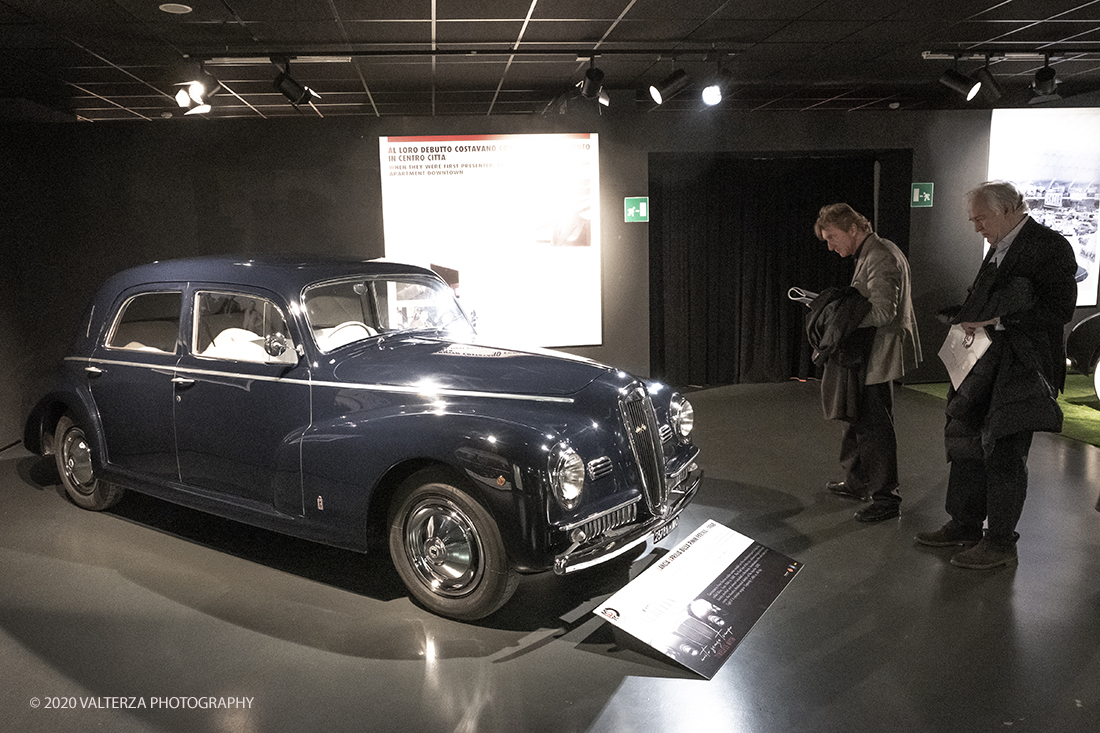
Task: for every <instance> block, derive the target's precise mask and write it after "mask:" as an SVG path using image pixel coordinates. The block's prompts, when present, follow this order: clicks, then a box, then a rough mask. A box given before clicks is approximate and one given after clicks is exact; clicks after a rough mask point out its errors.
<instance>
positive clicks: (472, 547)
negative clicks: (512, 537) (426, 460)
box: [389, 469, 519, 621]
mask: <svg viewBox="0 0 1100 733" xmlns="http://www.w3.org/2000/svg"><path fill="white" fill-rule="evenodd" d="M392 507H393V508H392V510H391V512H390V533H389V534H390V556H391V557H392V558H393V564H394V567H396V568H397V572H398V574H399V575H400V576H401V580H402V581H403V582H404V583H405V586H406V587H407V588H408V589H409V592H410V593H411V594H412V595H413V597H414V598H415V599H416V600H417V601H419V602H420V603H421V604H423V605H424V606H425V607H426V608H428V609H429V610H430V611H433V612H435V613H438V614H439V615H441V616H447V617H450V618H454V619H459V620H463V621H473V620H475V619H479V618H483V617H485V616H488V615H489V614H490V613H492V612H493V611H495V610H497V609H498V608H500V607H501V606H503V605H504V604H505V602H507V600H508V599H509V598H511V596H512V594H513V593H514V592H515V590H516V586H517V585H518V582H519V578H518V575H517V574H516V572H515V570H513V569H512V568H511V566H510V564H509V562H508V556H507V552H506V551H505V549H504V542H503V540H502V539H501V536H500V530H499V529H498V528H497V524H496V522H495V521H494V520H493V518H492V516H491V515H490V514H489V513H488V512H487V511H486V510H485V508H484V507H482V506H481V505H480V504H479V503H478V502H477V501H476V500H474V499H473V498H472V497H471V496H470V495H469V494H468V493H466V492H465V491H462V490H461V489H459V488H457V487H456V486H454V482H453V481H452V480H451V479H450V477H449V476H448V475H447V474H445V473H443V472H440V471H436V470H432V469H429V470H427V471H421V472H418V473H416V474H414V475H413V476H411V477H410V478H409V479H407V480H406V481H405V482H404V483H403V484H402V485H401V488H400V489H399V490H398V493H397V495H396V497H395V498H394V502H393V504H392Z"/></svg>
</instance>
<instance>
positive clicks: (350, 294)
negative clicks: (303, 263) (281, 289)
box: [303, 276, 473, 352]
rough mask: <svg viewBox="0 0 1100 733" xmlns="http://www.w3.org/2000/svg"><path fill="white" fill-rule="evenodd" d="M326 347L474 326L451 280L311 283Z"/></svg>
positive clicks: (310, 314)
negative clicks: (375, 338) (402, 333)
mask: <svg viewBox="0 0 1100 733" xmlns="http://www.w3.org/2000/svg"><path fill="white" fill-rule="evenodd" d="M303 306H304V307H305V312H306V317H307V318H308V319H309V325H310V329H311V330H312V331H313V336H314V339H315V340H316V341H317V347H318V348H319V349H320V350H321V351H325V352H328V351H332V350H333V349H337V348H339V347H341V346H345V345H347V344H350V343H353V342H355V341H362V340H363V339H368V338H372V337H374V336H380V335H384V334H392V333H398V332H413V331H440V332H447V333H449V334H451V335H457V336H470V335H472V334H473V328H472V327H471V326H470V323H469V321H467V320H466V316H465V314H464V313H463V312H462V309H461V308H459V306H458V302H457V301H456V300H455V297H454V292H453V291H452V290H451V288H450V287H448V286H447V285H446V284H445V283H443V282H440V281H438V280H433V279H431V278H427V277H414V276H407V277H398V278H370V279H365V278H358V279H353V280H341V281H339V282H329V283H322V284H319V285H315V286H313V287H310V288H308V289H307V290H306V292H305V298H304V301H303Z"/></svg>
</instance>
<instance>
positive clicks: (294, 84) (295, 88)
mask: <svg viewBox="0 0 1100 733" xmlns="http://www.w3.org/2000/svg"><path fill="white" fill-rule="evenodd" d="M275 88H276V89H278V90H279V91H280V92H282V94H283V96H284V97H286V98H287V99H289V100H290V103H291V104H293V105H294V106H295V107H297V106H298V105H300V104H309V103H310V102H312V101H313V100H314V99H320V98H321V95H320V94H318V93H317V92H315V91H313V90H312V89H310V88H309V87H307V86H306V85H305V84H302V83H301V82H299V81H298V80H297V79H295V78H294V77H292V76H291V75H290V72H289V71H283V72H281V73H280V74H279V75H278V76H277V77H275Z"/></svg>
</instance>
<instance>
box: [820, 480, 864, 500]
mask: <svg viewBox="0 0 1100 733" xmlns="http://www.w3.org/2000/svg"><path fill="white" fill-rule="evenodd" d="M825 488H826V489H828V490H829V491H831V492H833V493H834V494H836V495H837V496H843V497H845V498H847V499H857V500H859V501H866V500H867V497H865V496H864V495H863V492H862V491H856V490H855V489H853V488H851V487H849V486H848V484H846V483H845V482H843V481H830V482H829V483H827V484H825Z"/></svg>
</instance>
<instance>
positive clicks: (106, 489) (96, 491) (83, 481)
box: [53, 415, 124, 512]
mask: <svg viewBox="0 0 1100 733" xmlns="http://www.w3.org/2000/svg"><path fill="white" fill-rule="evenodd" d="M53 454H54V460H55V461H56V462H57V472H58V474H60V475H61V485H62V486H64V487H65V493H66V494H68V495H69V498H70V499H71V500H72V502H73V503H74V504H76V505H77V506H79V507H83V508H84V509H91V510H92V511H97V512H98V511H103V510H104V509H110V508H111V507H112V506H114V505H115V504H117V503H118V500H119V499H121V498H122V494H123V493H124V492H123V489H122V487H120V486H117V485H115V484H111V483H107V482H106V481H101V480H100V479H98V478H97V477H96V475H95V469H94V461H93V460H92V444H91V441H89V440H88V437H87V436H86V435H85V434H84V429H83V428H81V427H80V426H79V425H77V424H76V423H74V422H73V421H72V419H71V418H70V417H69V416H67V415H66V416H64V417H62V418H61V419H60V420H58V421H57V427H56V428H55V429H54V444H53Z"/></svg>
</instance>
